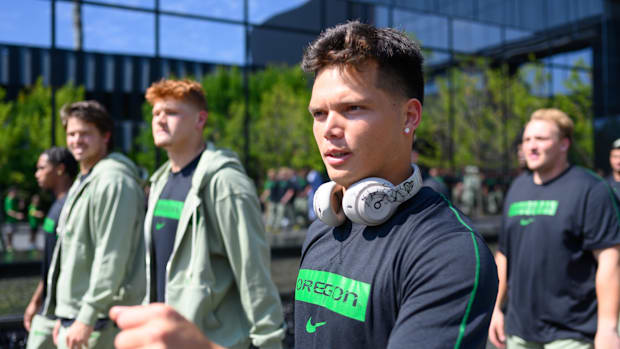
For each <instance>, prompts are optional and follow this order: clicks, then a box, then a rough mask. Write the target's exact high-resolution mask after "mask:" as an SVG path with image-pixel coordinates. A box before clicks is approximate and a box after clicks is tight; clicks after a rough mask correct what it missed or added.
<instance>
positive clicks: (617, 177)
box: [612, 171, 620, 182]
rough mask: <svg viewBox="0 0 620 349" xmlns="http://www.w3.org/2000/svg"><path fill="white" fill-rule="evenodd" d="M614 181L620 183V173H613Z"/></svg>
mask: <svg viewBox="0 0 620 349" xmlns="http://www.w3.org/2000/svg"><path fill="white" fill-rule="evenodd" d="M612 174H613V176H614V181H616V182H620V171H613V172H612Z"/></svg>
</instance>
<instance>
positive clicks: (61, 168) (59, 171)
mask: <svg viewBox="0 0 620 349" xmlns="http://www.w3.org/2000/svg"><path fill="white" fill-rule="evenodd" d="M65 171H66V167H65V164H58V165H56V174H57V175H59V176H62V175H63V174H64V173H65Z"/></svg>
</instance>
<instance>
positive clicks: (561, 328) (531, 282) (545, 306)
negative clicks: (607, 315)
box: [499, 166, 620, 343]
mask: <svg viewBox="0 0 620 349" xmlns="http://www.w3.org/2000/svg"><path fill="white" fill-rule="evenodd" d="M617 210H618V208H617V206H616V205H614V202H613V194H612V193H611V190H610V187H609V185H608V184H607V183H605V181H604V180H602V178H600V177H598V176H596V175H595V174H593V173H591V172H589V171H587V170H585V169H583V168H580V167H577V166H571V167H569V168H568V169H567V170H566V171H564V172H563V173H562V174H560V175H559V176H558V177H556V178H554V179H552V180H550V181H548V182H546V183H544V184H542V185H536V184H535V183H534V180H533V175H532V174H531V173H525V174H523V175H521V176H519V177H517V178H516V179H515V180H514V182H513V184H512V186H511V188H510V190H509V191H508V195H507V196H506V204H505V205H504V217H503V218H504V219H503V229H502V233H501V234H500V240H499V249H500V251H501V252H502V253H503V254H504V255H505V256H506V257H507V259H508V308H507V313H506V332H507V333H508V334H511V335H516V336H519V337H521V338H523V339H526V340H528V341H534V342H540V343H548V342H551V341H554V340H556V339H566V338H573V339H578V340H585V341H592V340H593V339H594V334H595V333H596V321H597V319H596V311H597V301H596V287H595V276H596V266H597V263H596V260H595V259H594V256H593V254H592V250H596V249H602V248H606V247H610V246H613V245H617V244H620V225H619V222H618V211H617Z"/></svg>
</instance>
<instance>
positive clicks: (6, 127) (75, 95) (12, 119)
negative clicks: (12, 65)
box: [0, 79, 84, 191]
mask: <svg viewBox="0 0 620 349" xmlns="http://www.w3.org/2000/svg"><path fill="white" fill-rule="evenodd" d="M83 98H84V88H83V87H75V86H72V85H65V86H63V87H62V88H60V89H59V90H58V91H57V92H56V105H57V106H58V110H60V108H61V107H62V106H63V105H64V104H65V103H70V102H74V101H78V100H81V99H83ZM50 101H51V88H50V87H48V86H44V85H43V81H42V79H38V80H37V82H36V83H35V84H34V85H33V86H32V87H30V88H28V89H25V90H24V91H22V92H20V93H19V95H18V97H17V99H16V100H15V101H5V92H4V91H3V90H2V89H0V186H2V187H6V186H8V185H17V186H19V187H20V188H22V189H25V190H29V191H33V190H35V189H36V181H35V179H34V169H35V165H36V161H37V159H38V157H39V155H40V154H41V152H43V150H45V149H47V148H49V147H50V146H51V141H52V140H51V127H52V125H51V117H52V116H51V115H52V113H51V110H52V109H51V103H50ZM56 115H57V118H56V143H57V145H64V144H65V136H64V130H63V127H62V123H61V121H60V117H58V115H59V113H58V111H57V114H56Z"/></svg>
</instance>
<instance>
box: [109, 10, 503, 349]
mask: <svg viewBox="0 0 620 349" xmlns="http://www.w3.org/2000/svg"><path fill="white" fill-rule="evenodd" d="M302 67H303V69H304V70H305V71H307V72H312V73H314V74H315V81H314V86H313V89H312V98H311V101H310V105H309V111H310V114H311V115H312V117H313V119H314V124H313V131H314V136H315V140H316V142H317V145H318V148H319V151H320V152H321V156H322V158H323V162H324V163H325V166H326V168H327V172H328V174H329V177H330V178H331V180H332V181H333V182H331V183H329V184H324V185H323V186H322V187H321V188H319V190H318V191H317V192H316V194H315V198H314V203H315V205H314V209H315V211H316V213H317V216H318V217H319V218H320V220H316V221H315V222H314V223H313V224H312V226H311V227H310V229H309V230H308V234H307V236H306V240H305V242H304V246H303V250H302V260H301V265H300V270H299V274H298V277H297V283H296V287H295V347H296V348H303V349H307V348H321V349H323V348H390V349H395V348H468V349H469V348H473V349H482V348H485V346H486V338H487V327H488V324H489V321H490V319H491V311H492V309H493V305H494V303H495V292H496V290H497V271H496V268H495V265H494V263H493V258H492V255H491V253H490V251H489V249H488V248H487V246H486V245H485V243H484V241H483V240H482V238H481V237H480V236H479V235H478V234H477V233H476V232H474V231H473V230H472V229H471V228H470V226H471V225H470V224H469V223H468V219H467V218H465V217H464V216H463V215H462V213H460V212H459V211H458V210H457V209H455V208H453V207H452V206H451V205H450V204H449V202H447V201H446V200H444V199H443V198H441V197H440V196H439V195H438V194H437V193H436V192H434V191H432V190H430V189H428V188H423V189H420V187H421V178H420V173H419V169H417V168H415V166H414V167H412V165H411V163H410V156H411V144H412V142H413V134H414V132H415V129H416V128H417V127H418V125H419V123H420V121H421V113H422V100H423V94H424V92H423V86H424V81H423V74H422V54H421V52H420V49H419V47H418V46H417V45H416V44H415V43H413V41H411V40H410V39H409V38H407V36H406V35H405V34H403V33H401V32H398V31H396V30H393V29H386V28H381V29H378V28H375V27H373V26H370V25H367V24H362V23H359V22H350V23H347V24H343V25H339V26H336V27H334V28H331V29H329V30H327V31H325V32H324V33H323V34H321V36H320V37H319V38H318V39H317V40H316V41H315V42H314V43H312V44H311V45H310V46H309V48H308V50H307V51H306V53H305V55H304V59H303V63H302ZM366 184H368V185H371V187H372V188H368V187H366V186H365V185H366ZM356 193H359V196H358V195H356ZM343 198H344V201H342V199H343ZM349 198H352V199H351V201H348V200H349ZM352 207H353V208H352ZM351 208H352V211H353V212H349V209H351ZM384 209H388V211H387V213H386V214H385V215H382V213H384V211H385V210H384ZM342 210H344V211H345V213H346V217H345V214H342ZM390 213H391V214H390ZM379 216H382V217H379ZM117 309H118V308H117ZM145 311H149V314H151V315H152V314H153V312H155V313H157V310H156V309H146V310H145ZM125 314H127V315H125ZM136 315H137V312H136V311H135V310H131V312H123V310H122V309H120V310H116V309H115V310H113V311H112V314H111V316H112V317H113V318H115V319H116V320H117V323H118V324H119V326H120V327H121V328H132V327H138V326H136V325H135V324H136V323H137V322H139V323H140V324H141V326H140V327H139V328H138V329H139V330H145V331H144V333H148V332H147V331H146V330H151V329H152V328H154V327H155V324H156V321H153V322H151V321H135V320H131V319H132V318H133V319H135V316H136ZM159 315H162V311H160V312H159ZM163 315H164V319H166V320H168V321H166V322H165V323H166V325H167V327H168V329H171V330H173V331H174V330H176V329H183V330H184V334H185V336H186V337H185V338H186V342H185V343H184V345H183V347H186V348H189V347H196V348H198V347H200V344H201V342H200V340H199V336H196V335H195V331H192V329H191V327H190V326H186V325H183V324H182V322H180V321H178V318H177V317H175V316H174V315H172V314H170V313H165V312H164V313H163ZM158 319H159V317H158ZM173 331H170V332H168V331H165V333H166V334H165V335H164V336H167V335H168V334H169V335H170V337H167V338H166V339H165V340H170V342H168V343H167V344H168V346H169V347H172V346H173V345H175V344H176V345H178V346H179V347H180V346H181V345H179V344H178V343H174V341H175V339H181V338H180V337H179V336H177V335H176V334H175V333H174V332H173ZM134 332H136V331H134ZM129 333H131V332H130V331H128V335H127V338H128V337H129ZM121 335H123V333H121ZM119 337H120V336H119ZM194 339H196V341H194ZM118 344H119V343H118V341H117V345H118ZM192 344H193V345H192ZM207 345H208V344H204V347H207ZM119 347H120V346H119ZM127 347H129V346H127Z"/></svg>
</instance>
